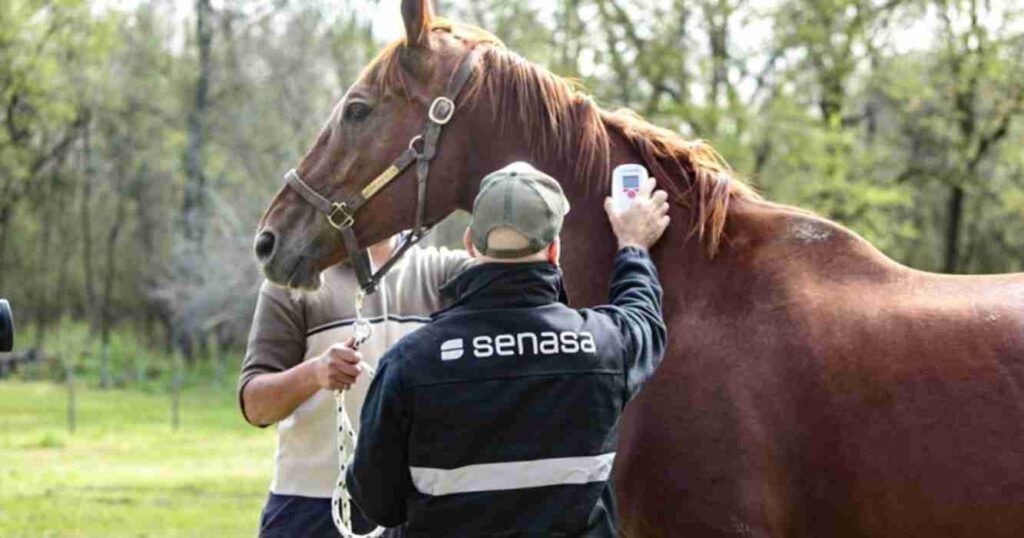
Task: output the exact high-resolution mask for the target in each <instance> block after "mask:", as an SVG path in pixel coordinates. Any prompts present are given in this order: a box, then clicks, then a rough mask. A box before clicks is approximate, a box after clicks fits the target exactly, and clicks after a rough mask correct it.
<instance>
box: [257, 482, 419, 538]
mask: <svg viewBox="0 0 1024 538" xmlns="http://www.w3.org/2000/svg"><path fill="white" fill-rule="evenodd" d="M372 528H373V525H372V524H371V523H370V522H369V521H368V520H367V519H366V517H365V516H363V513H362V512H361V511H359V507H357V506H353V509H352V529H353V530H354V531H356V532H357V533H358V534H366V533H368V532H370V530H371V529H372ZM338 536H340V534H339V533H338V529H336V528H334V521H333V520H332V519H331V500H330V499H318V498H313V497H298V496H295V495H276V494H274V493H271V494H270V497H269V498H267V504H266V506H264V507H263V515H262V516H261V517H260V538H338ZM383 536H385V537H386V538H402V536H403V534H402V529H401V528H395V529H388V530H386V531H384V535H383Z"/></svg>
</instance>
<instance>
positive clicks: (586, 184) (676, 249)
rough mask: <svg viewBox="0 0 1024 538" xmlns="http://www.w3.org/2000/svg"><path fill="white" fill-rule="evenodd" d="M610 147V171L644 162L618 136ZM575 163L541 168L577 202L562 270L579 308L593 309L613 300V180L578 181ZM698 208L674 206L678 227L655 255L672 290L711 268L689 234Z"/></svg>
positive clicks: (569, 222)
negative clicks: (609, 202)
mask: <svg viewBox="0 0 1024 538" xmlns="http://www.w3.org/2000/svg"><path fill="white" fill-rule="evenodd" d="M610 149H611V168H610V169H614V168H615V167H616V166H618V165H620V164H626V163H642V162H643V159H642V158H641V156H640V154H639V153H638V152H637V151H636V149H635V148H633V147H632V146H631V145H630V144H628V143H627V142H626V141H625V140H624V139H623V138H621V137H620V136H618V135H617V134H611V148H610ZM575 164H576V163H573V162H561V161H559V160H558V159H552V160H551V161H550V162H546V163H539V167H540V168H541V169H543V170H544V171H545V172H547V173H549V174H551V175H552V176H553V177H556V178H558V179H559V180H560V181H561V182H562V186H563V188H564V189H565V191H566V195H567V196H568V198H569V200H570V202H571V204H572V210H571V211H570V213H569V216H568V218H567V219H566V222H565V227H564V229H563V232H562V267H563V270H564V272H565V275H566V281H567V287H568V289H569V292H570V296H571V298H572V300H573V303H574V305H576V306H587V305H594V304H601V303H604V302H607V300H608V278H609V276H610V274H611V269H612V261H613V259H614V256H615V251H616V249H617V241H616V239H615V236H614V235H613V234H612V231H611V226H610V225H609V223H608V217H607V215H606V214H605V211H604V199H605V197H607V196H608V195H609V193H610V185H611V178H600V181H595V180H594V178H582V177H577V176H576V175H575V174H574V170H575V168H576V166H575ZM658 179H659V181H665V180H668V178H658ZM693 206H694V205H693V204H687V205H686V206H684V205H680V204H672V206H671V210H670V217H671V219H672V225H670V226H669V228H668V230H667V231H666V233H665V236H664V237H663V238H662V239H661V240H660V241H659V242H658V244H657V245H655V247H654V248H653V249H652V251H651V254H652V256H653V257H654V259H655V261H656V262H657V263H658V266H659V270H660V277H661V280H662V283H663V284H664V285H665V286H666V287H668V286H674V285H676V283H678V282H683V281H685V280H686V279H687V278H688V277H687V275H695V274H697V273H698V272H701V271H703V270H704V268H705V267H706V265H707V261H708V260H707V256H706V255H705V254H703V253H702V252H701V251H700V245H699V241H698V240H697V239H696V237H690V234H689V229H688V228H689V223H690V217H691V214H690V210H689V209H688V207H693Z"/></svg>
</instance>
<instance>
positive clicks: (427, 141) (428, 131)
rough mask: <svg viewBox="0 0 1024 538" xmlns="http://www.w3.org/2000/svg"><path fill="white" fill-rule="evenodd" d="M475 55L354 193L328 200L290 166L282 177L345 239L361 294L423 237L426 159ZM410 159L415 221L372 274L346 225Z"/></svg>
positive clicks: (433, 150) (434, 151) (434, 148)
mask: <svg viewBox="0 0 1024 538" xmlns="http://www.w3.org/2000/svg"><path fill="white" fill-rule="evenodd" d="M475 59H476V50H475V49H474V50H472V51H470V53H469V54H467V55H466V58H465V59H463V60H462V63H461V64H460V65H459V68H458V70H457V71H456V72H455V76H454V77H452V79H451V80H450V81H449V82H448V86H447V87H446V88H445V92H444V94H443V95H441V96H440V97H438V98H436V99H434V101H433V103H431V104H430V110H429V111H428V112H427V124H426V127H424V129H423V133H422V134H419V135H417V136H415V137H413V139H412V140H410V141H409V148H408V149H406V150H405V151H404V152H403V153H402V154H401V155H400V156H399V157H398V159H396V160H395V161H394V163H392V164H391V166H389V167H388V168H387V170H384V171H383V172H381V173H380V175H378V176H377V177H376V178H374V180H373V181H371V182H370V183H369V184H367V185H366V186H365V187H363V189H362V190H361V191H360V192H358V193H356V194H354V195H352V196H350V197H348V198H345V199H343V200H342V201H340V202H331V201H330V200H328V199H327V198H325V197H323V196H321V195H320V193H318V192H317V191H316V190H315V189H314V188H313V187H310V186H309V184H308V183H306V182H305V181H303V180H302V178H301V177H299V173H298V172H297V171H296V170H294V169H293V170H290V171H289V172H288V173H287V174H285V176H284V179H285V181H286V182H287V184H288V186H289V187H291V188H292V189H293V190H294V191H295V192H297V193H298V194H299V196H301V197H302V198H303V199H305V200H306V201H307V202H309V203H310V205H312V206H313V207H314V208H316V209H317V211H319V212H321V213H323V214H324V216H326V217H327V222H328V223H329V224H330V225H331V227H332V228H334V229H335V230H338V231H339V232H341V238H342V241H344V243H345V249H346V250H348V255H349V259H350V260H352V266H353V267H354V268H355V271H356V278H358V280H359V288H360V290H361V291H362V293H364V294H370V293H373V292H374V291H376V289H377V286H378V285H379V284H380V281H381V280H382V279H383V278H384V275H386V274H387V272H388V271H389V270H391V268H392V267H393V266H394V265H395V263H397V262H398V260H400V259H401V257H402V255H404V254H405V252H406V251H407V250H409V248H410V247H412V246H413V245H415V244H416V243H418V242H419V241H420V240H421V239H423V236H424V235H426V233H427V232H428V231H429V229H428V227H426V226H424V224H423V220H424V218H425V213H426V206H427V178H428V176H429V175H430V161H431V160H433V159H434V156H435V155H436V154H437V143H438V140H439V139H440V137H441V130H442V129H443V128H444V126H445V125H448V122H450V121H451V119H452V116H454V115H455V101H456V99H458V97H459V94H460V93H462V90H463V88H465V86H466V83H468V82H469V79H470V77H471V76H472V75H473V62H474V60H475ZM417 145H421V146H422V148H421V149H417ZM413 163H416V180H417V203H416V224H415V226H414V227H413V229H412V231H411V232H410V233H409V235H408V237H406V239H405V240H404V241H403V242H402V244H401V245H399V247H398V248H397V249H396V250H395V252H394V254H392V255H391V257H390V258H389V259H388V261H387V262H385V263H384V265H382V266H381V267H380V268H379V269H378V270H377V272H376V273H374V272H372V271H371V269H370V256H369V254H368V253H367V252H366V250H364V249H360V248H359V242H358V241H357V240H356V234H355V231H354V230H353V229H352V228H353V226H354V225H355V222H356V212H357V211H359V209H360V208H361V207H363V205H365V204H366V202H368V201H369V200H370V198H373V197H374V196H375V195H376V194H377V193H379V192H380V191H381V190H382V189H383V188H384V187H387V186H388V185H389V184H390V183H391V182H392V181H393V180H394V179H395V178H397V177H398V176H399V175H401V174H402V172H404V171H405V170H406V169H407V168H409V167H410V166H412V164H413Z"/></svg>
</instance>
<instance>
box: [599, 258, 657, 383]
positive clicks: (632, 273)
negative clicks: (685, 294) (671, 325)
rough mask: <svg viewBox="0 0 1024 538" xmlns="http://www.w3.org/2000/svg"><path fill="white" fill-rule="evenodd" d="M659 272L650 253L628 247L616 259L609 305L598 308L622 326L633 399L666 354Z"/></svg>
mask: <svg viewBox="0 0 1024 538" xmlns="http://www.w3.org/2000/svg"><path fill="white" fill-rule="evenodd" d="M661 296H662V290H661V284H660V283H659V282H658V269H657V268H656V267H655V266H654V262H653V261H652V260H651V258H650V256H649V255H648V254H647V252H646V251H644V250H641V249H638V248H632V247H627V248H624V249H622V250H620V251H619V253H618V254H617V255H616V256H615V263H614V265H613V267H612V276H611V283H610V292H609V304H608V305H606V306H601V307H598V308H596V309H595V310H597V311H598V312H601V313H603V314H605V315H607V316H609V317H610V318H611V319H612V321H613V322H614V323H615V325H617V326H618V329H619V334H620V335H621V337H622V342H623V347H624V349H625V357H624V365H623V367H624V369H625V374H626V396H627V398H632V397H633V396H635V395H636V393H637V392H639V391H640V387H641V386H642V385H643V384H644V382H645V381H647V379H649V378H650V377H651V376H652V375H654V371H655V369H657V367H658V365H659V364H660V363H661V359H662V357H664V355H665V346H666V343H667V337H668V334H667V331H666V329H665V320H664V319H663V318H662V312H661Z"/></svg>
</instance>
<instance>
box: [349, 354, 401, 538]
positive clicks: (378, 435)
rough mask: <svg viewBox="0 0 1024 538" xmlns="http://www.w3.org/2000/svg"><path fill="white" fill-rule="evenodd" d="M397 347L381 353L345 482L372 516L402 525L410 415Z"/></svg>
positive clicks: (387, 523)
mask: <svg viewBox="0 0 1024 538" xmlns="http://www.w3.org/2000/svg"><path fill="white" fill-rule="evenodd" d="M400 353H401V346H400V345H399V346H396V347H394V348H392V350H391V351H388V353H386V354H385V355H384V357H382V358H381V361H380V363H379V365H378V368H377V374H376V376H375V377H374V378H373V382H372V383H371V384H370V389H369V392H368V393H367V395H366V401H365V402H364V403H363V411H362V415H361V416H360V417H359V423H360V427H359V443H358V444H357V445H356V454H355V459H354V461H353V462H352V465H350V466H349V467H348V470H347V471H346V472H347V475H346V481H347V486H348V491H349V493H350V494H351V495H352V500H353V501H355V503H356V504H357V505H358V506H359V508H360V509H362V511H363V513H364V514H366V517H368V518H369V519H370V520H371V521H373V522H374V523H376V524H378V525H383V526H385V527H398V526H400V525H402V524H403V523H405V520H406V510H405V508H406V499H407V498H408V496H409V494H410V490H411V488H412V478H411V477H410V475H409V463H408V461H409V458H408V453H407V451H406V448H407V445H408V443H407V441H406V440H407V438H408V424H409V419H408V414H407V413H406V410H405V407H404V405H403V403H402V401H403V396H402V384H401V380H400V378H399V372H400V370H399V368H398V364H399V363H400V362H401V360H400V359H399V357H398V356H397V355H398V354H400Z"/></svg>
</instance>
